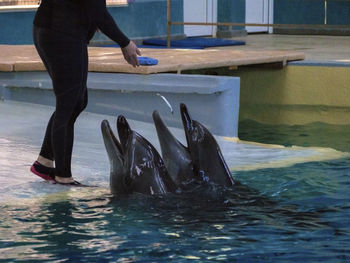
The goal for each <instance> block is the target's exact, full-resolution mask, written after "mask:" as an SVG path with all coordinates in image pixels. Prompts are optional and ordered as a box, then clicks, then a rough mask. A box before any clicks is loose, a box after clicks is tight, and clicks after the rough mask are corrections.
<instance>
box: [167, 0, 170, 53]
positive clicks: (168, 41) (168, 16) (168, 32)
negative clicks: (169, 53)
mask: <svg viewBox="0 0 350 263" xmlns="http://www.w3.org/2000/svg"><path fill="white" fill-rule="evenodd" d="M167 12H168V14H167V23H168V25H167V27H168V30H167V37H166V43H167V44H166V45H167V47H168V48H170V35H171V0H168V11H167Z"/></svg>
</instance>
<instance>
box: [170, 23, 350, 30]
mask: <svg viewBox="0 0 350 263" xmlns="http://www.w3.org/2000/svg"><path fill="white" fill-rule="evenodd" d="M171 25H189V26H264V27H287V28H335V29H350V25H329V24H327V25H324V24H270V23H268V24H261V23H230V22H219V23H204V22H171Z"/></svg>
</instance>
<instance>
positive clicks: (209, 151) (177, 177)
mask: <svg viewBox="0 0 350 263" xmlns="http://www.w3.org/2000/svg"><path fill="white" fill-rule="evenodd" d="M180 112H181V118H182V122H183V126H184V130H185V135H186V141H187V147H185V146H184V145H182V144H181V143H180V142H179V141H178V140H176V139H175V137H174V136H173V135H172V134H171V133H170V131H169V130H168V129H167V127H166V126H165V124H164V123H163V121H162V120H161V118H160V116H159V114H158V112H156V111H155V112H153V120H154V123H155V126H156V130H157V133H158V139H159V143H160V147H161V150H162V157H163V160H164V163H165V165H166V167H167V169H168V172H169V174H170V176H171V177H172V178H173V180H174V182H175V183H177V184H179V183H180V182H181V181H183V180H186V179H192V178H196V179H198V180H203V181H208V182H213V183H215V184H218V185H222V186H226V187H229V186H232V185H234V184H235V183H236V182H235V181H234V180H233V177H232V174H231V172H230V170H229V168H228V166H227V164H226V162H225V159H224V157H223V155H222V153H221V150H220V147H219V145H218V144H217V142H216V140H215V138H214V136H213V135H212V134H211V133H210V132H209V130H208V129H207V128H205V127H204V126H203V125H202V124H200V123H199V122H198V121H195V120H192V118H191V117H190V115H189V113H188V110H187V108H186V105H185V104H180Z"/></svg>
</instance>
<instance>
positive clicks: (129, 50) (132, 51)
mask: <svg viewBox="0 0 350 263" xmlns="http://www.w3.org/2000/svg"><path fill="white" fill-rule="evenodd" d="M122 52H123V55H124V58H125V60H126V62H128V63H129V64H130V65H132V66H133V67H138V66H140V64H139V60H138V59H137V55H139V56H141V51H140V50H139V49H138V48H137V46H136V45H135V43H134V42H133V41H131V40H130V43H129V44H128V45H127V46H126V47H123V48H122Z"/></svg>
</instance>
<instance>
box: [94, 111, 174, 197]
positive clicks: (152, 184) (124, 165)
mask: <svg viewBox="0 0 350 263" xmlns="http://www.w3.org/2000/svg"><path fill="white" fill-rule="evenodd" d="M101 129H102V135H103V140H104V143H105V146H106V150H107V154H108V158H109V161H110V187H111V192H112V194H129V193H132V192H139V193H143V194H150V195H153V194H155V195H163V194H166V193H168V192H173V191H175V190H176V187H175V185H174V183H173V181H172V180H171V178H170V177H169V175H168V173H167V170H166V168H165V165H164V163H163V160H162V158H161V157H160V155H159V153H158V152H157V150H156V149H155V148H154V147H153V145H152V144H151V143H150V142H149V141H147V140H146V139H145V138H144V137H142V136H141V135H140V134H138V133H137V132H135V131H133V130H132V129H131V128H130V126H129V124H128V122H127V121H126V119H125V118H124V117H123V116H119V117H118V120H117V130H118V134H119V139H120V142H119V141H118V140H117V138H116V137H115V136H114V134H113V131H112V130H111V128H110V126H109V124H108V121H106V120H105V121H103V122H102V124H101Z"/></svg>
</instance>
